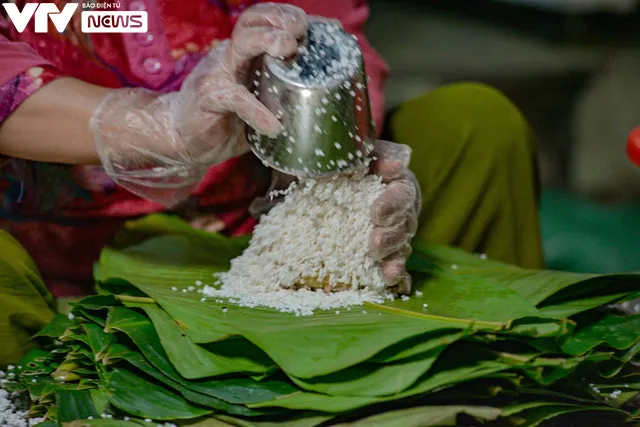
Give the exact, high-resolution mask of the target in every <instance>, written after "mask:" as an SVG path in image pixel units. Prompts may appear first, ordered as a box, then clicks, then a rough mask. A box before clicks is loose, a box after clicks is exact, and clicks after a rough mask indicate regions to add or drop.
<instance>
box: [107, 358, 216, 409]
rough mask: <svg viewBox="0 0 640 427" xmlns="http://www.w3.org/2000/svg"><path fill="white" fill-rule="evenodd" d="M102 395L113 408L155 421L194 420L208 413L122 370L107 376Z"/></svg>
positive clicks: (164, 389) (128, 371)
mask: <svg viewBox="0 0 640 427" xmlns="http://www.w3.org/2000/svg"><path fill="white" fill-rule="evenodd" d="M104 391H105V392H106V393H107V396H108V398H109V401H110V402H111V404H112V405H113V406H115V407H117V408H119V409H120V410H122V411H125V412H126V413H128V414H132V415H135V416H138V417H142V418H148V417H149V416H151V415H152V416H153V419H156V420H175V419H186V418H197V417H200V416H203V415H206V414H209V413H210V412H211V410H209V409H204V408H201V407H197V406H194V405H192V404H190V403H189V402H188V401H187V400H186V399H184V398H183V397H182V396H180V395H178V394H175V393H172V392H171V391H169V390H167V389H166V388H164V387H162V386H160V385H158V384H155V383H153V382H151V381H149V380H147V379H145V378H143V377H142V376H141V375H136V374H134V373H133V372H131V371H130V370H128V369H123V368H117V369H114V370H113V371H111V372H109V373H108V374H107V376H106V378H105V381H104Z"/></svg>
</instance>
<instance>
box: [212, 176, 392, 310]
mask: <svg viewBox="0 0 640 427" xmlns="http://www.w3.org/2000/svg"><path fill="white" fill-rule="evenodd" d="M384 188H385V185H384V184H383V183H382V180H381V178H380V177H377V176H374V175H365V173H364V172H359V173H358V175H357V176H353V177H345V176H340V177H331V178H323V179H318V180H311V179H307V180H302V181H300V182H299V183H298V185H297V188H295V190H291V191H287V192H285V193H286V196H285V198H284V201H283V202H282V203H280V204H278V205H276V206H275V207H274V208H273V209H272V210H271V211H270V212H269V213H268V214H266V215H264V216H262V218H261V220H260V223H259V224H258V225H257V226H256V228H255V230H254V234H253V238H252V240H251V243H250V244H249V247H248V248H247V249H246V250H245V251H244V253H243V254H242V255H241V256H239V257H238V258H236V259H234V260H233V261H232V262H231V269H230V270H229V271H228V272H225V273H220V274H218V275H217V276H216V277H217V278H218V279H219V280H220V281H221V282H222V285H221V286H219V287H211V286H205V287H204V289H203V292H202V293H203V295H204V296H207V297H213V298H223V299H227V300H228V301H229V302H230V303H232V304H237V305H240V306H244V307H269V308H273V309H276V310H279V311H281V312H286V313H293V314H296V315H298V316H300V315H302V316H308V315H312V314H313V312H314V311H316V310H331V311H336V310H337V309H340V308H343V307H349V306H361V305H363V304H364V303H365V302H373V303H382V302H384V301H385V300H387V299H393V296H392V295H391V294H390V293H389V292H388V291H387V288H386V284H385V280H384V277H383V275H382V272H381V270H380V268H379V265H378V264H377V262H376V261H375V260H374V258H373V257H372V255H371V252H370V249H369V240H370V236H371V233H372V231H373V224H372V223H371V219H370V208H371V205H372V203H373V202H374V200H375V199H377V198H378V196H379V195H380V194H381V193H382V192H383V191H384ZM305 279H306V280H307V281H308V280H309V279H311V280H312V281H316V282H320V283H326V284H328V285H329V286H330V287H331V288H334V287H335V288H340V287H343V288H344V287H348V289H346V290H341V291H338V292H325V291H324V290H322V289H313V288H307V287H302V288H299V286H300V285H302V286H304V285H303V284H304V283H305ZM298 288H299V289H298Z"/></svg>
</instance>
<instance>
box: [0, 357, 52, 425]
mask: <svg viewBox="0 0 640 427" xmlns="http://www.w3.org/2000/svg"><path fill="white" fill-rule="evenodd" d="M9 369H13V366H10V367H9ZM11 376H12V375H11V374H9V377H11ZM6 377H7V375H6V374H5V373H4V372H2V371H0V426H7V427H31V426H35V425H36V424H40V423H41V422H42V421H44V420H43V419H42V418H31V419H27V416H28V414H29V411H28V410H26V409H22V408H20V407H19V405H17V404H16V402H15V401H16V399H17V395H16V394H11V393H9V392H8V391H7V390H4V389H3V386H4V385H5V384H6V383H8V382H10V380H8V379H6Z"/></svg>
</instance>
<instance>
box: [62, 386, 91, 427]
mask: <svg viewBox="0 0 640 427" xmlns="http://www.w3.org/2000/svg"><path fill="white" fill-rule="evenodd" d="M56 400H57V404H58V419H59V420H60V422H62V423H66V422H70V421H74V420H83V419H87V418H89V417H91V418H98V417H100V415H101V414H102V412H101V413H98V411H97V410H96V407H95V404H94V402H93V399H92V397H91V393H90V392H89V391H86V390H85V391H75V390H57V391H56Z"/></svg>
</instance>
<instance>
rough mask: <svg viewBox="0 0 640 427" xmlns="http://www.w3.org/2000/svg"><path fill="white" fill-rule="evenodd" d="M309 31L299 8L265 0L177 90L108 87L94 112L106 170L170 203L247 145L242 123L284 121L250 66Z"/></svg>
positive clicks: (277, 127) (263, 125) (267, 125)
mask: <svg viewBox="0 0 640 427" xmlns="http://www.w3.org/2000/svg"><path fill="white" fill-rule="evenodd" d="M306 32H307V17H306V14H305V13H304V11H303V10H302V9H299V8H297V7H294V6H290V5H282V4H270V3H265V4H260V5H257V6H254V7H252V8H250V9H247V10H246V11H245V12H244V13H243V14H242V15H241V16H240V18H239V20H238V22H237V24H236V26H235V28H234V31H233V34H232V36H231V39H230V40H227V41H225V42H224V43H222V44H221V45H219V46H218V48H217V49H215V50H213V51H211V52H210V53H209V54H208V55H207V56H206V57H205V58H203V59H202V61H201V62H200V63H199V64H198V65H197V66H196V68H195V69H194V70H193V72H192V73H191V74H190V75H189V76H188V77H187V79H186V80H185V81H184V83H183V85H182V88H181V90H180V91H179V92H171V93H167V94H160V93H155V92H152V91H148V90H145V89H118V90H113V91H111V92H110V93H109V94H108V95H107V96H106V97H105V98H104V100H103V101H102V102H101V104H100V105H99V106H98V107H97V109H96V111H95V112H94V114H93V118H92V120H91V132H92V135H93V138H94V141H95V143H96V147H97V150H98V154H99V156H100V159H101V161H102V165H103V167H104V169H105V170H106V172H107V173H108V174H109V176H110V177H111V178H112V179H113V180H114V181H115V182H117V183H118V184H120V185H121V186H123V187H124V188H126V189H128V190H129V191H131V192H132V193H134V194H137V195H139V196H141V197H144V198H146V199H150V200H153V201H156V202H159V203H162V204H164V205H168V206H171V205H175V204H176V203H177V202H179V201H181V200H183V199H185V198H187V197H188V196H189V194H190V193H191V192H192V191H193V190H195V188H196V187H197V185H198V184H199V182H200V181H201V180H202V178H203V176H204V174H205V173H206V171H207V169H208V168H209V167H210V166H212V165H215V164H218V163H221V162H224V161H225V160H227V159H229V158H231V157H234V156H237V155H240V154H243V153H245V152H247V151H248V146H247V143H246V140H245V134H244V127H245V123H246V124H249V125H250V126H251V127H253V128H254V129H256V130H257V131H258V132H259V133H262V134H265V135H269V136H275V135H277V134H278V133H279V132H281V130H282V125H281V124H280V122H279V121H278V119H277V118H276V117H275V115H273V114H272V113H271V112H270V111H269V110H268V109H267V108H266V107H265V106H264V105H262V104H261V103H260V102H259V101H258V100H257V99H256V98H255V96H254V95H253V94H251V93H250V92H249V91H248V90H247V88H246V83H247V79H248V76H247V73H248V72H249V70H250V66H251V62H252V60H253V59H254V58H256V57H259V56H261V55H263V54H264V53H267V54H269V55H271V56H275V57H282V56H285V57H287V56H291V55H293V54H294V53H295V52H296V50H297V47H298V39H301V38H302V37H304V36H305V35H306Z"/></svg>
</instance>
